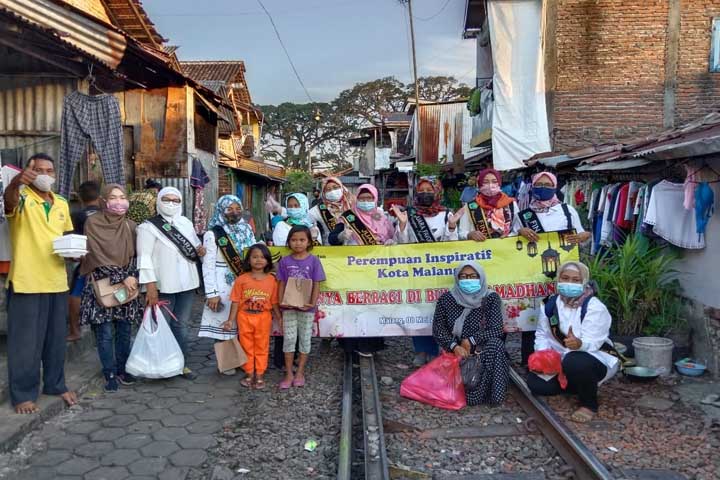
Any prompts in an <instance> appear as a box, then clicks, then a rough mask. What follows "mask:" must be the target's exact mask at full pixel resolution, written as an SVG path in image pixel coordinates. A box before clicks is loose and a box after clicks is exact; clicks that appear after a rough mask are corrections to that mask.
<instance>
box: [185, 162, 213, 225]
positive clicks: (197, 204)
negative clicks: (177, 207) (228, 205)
mask: <svg viewBox="0 0 720 480" xmlns="http://www.w3.org/2000/svg"><path fill="white" fill-rule="evenodd" d="M208 183H210V177H209V176H208V174H207V172H206V171H205V168H204V167H203V166H202V163H200V160H198V159H197V158H194V159H193V164H192V172H191V173H190V187H192V189H193V192H194V195H193V197H194V207H193V225H194V227H195V233H197V234H198V235H202V234H203V233H205V231H206V230H207V210H206V209H205V186H206V185H207V184H208Z"/></svg>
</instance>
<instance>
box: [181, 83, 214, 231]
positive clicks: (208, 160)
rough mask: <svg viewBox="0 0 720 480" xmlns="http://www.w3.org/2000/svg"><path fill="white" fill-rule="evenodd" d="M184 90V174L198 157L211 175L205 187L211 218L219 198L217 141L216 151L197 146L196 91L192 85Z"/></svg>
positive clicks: (188, 175) (204, 192)
mask: <svg viewBox="0 0 720 480" xmlns="http://www.w3.org/2000/svg"><path fill="white" fill-rule="evenodd" d="M184 90H185V106H186V119H187V124H186V125H187V128H186V132H187V157H186V163H185V169H186V170H185V172H184V174H185V176H187V177H190V174H191V173H192V164H193V160H194V159H197V160H199V161H200V163H201V164H202V166H203V168H204V169H205V172H206V173H207V175H208V177H210V183H208V184H207V185H206V186H205V188H204V189H203V195H204V197H205V199H204V200H205V209H206V211H207V214H208V219H210V217H211V214H212V212H213V211H214V209H215V203H216V202H217V199H218V164H217V155H218V152H217V142H215V144H216V150H215V151H214V152H206V151H205V150H201V149H199V148H196V147H195V91H194V89H192V88H190V87H185V88H184ZM215 135H216V139H217V128H216V129H215Z"/></svg>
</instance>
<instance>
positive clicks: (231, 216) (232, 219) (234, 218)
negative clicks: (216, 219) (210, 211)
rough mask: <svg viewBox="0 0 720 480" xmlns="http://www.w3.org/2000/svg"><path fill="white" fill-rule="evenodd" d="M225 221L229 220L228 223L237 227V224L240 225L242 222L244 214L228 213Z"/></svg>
mask: <svg viewBox="0 0 720 480" xmlns="http://www.w3.org/2000/svg"><path fill="white" fill-rule="evenodd" d="M225 220H227V222H228V223H230V224H232V225H235V224H236V223H239V222H240V220H242V214H240V213H226V214H225Z"/></svg>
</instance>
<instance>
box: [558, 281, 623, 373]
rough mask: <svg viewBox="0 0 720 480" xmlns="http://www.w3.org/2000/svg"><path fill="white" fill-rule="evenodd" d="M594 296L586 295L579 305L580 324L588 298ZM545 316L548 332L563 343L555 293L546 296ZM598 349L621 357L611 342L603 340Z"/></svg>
mask: <svg viewBox="0 0 720 480" xmlns="http://www.w3.org/2000/svg"><path fill="white" fill-rule="evenodd" d="M593 297H594V295H593V296H590V297H587V298H586V299H585V300H584V301H583V303H582V305H581V306H580V324H581V325H582V322H583V320H585V314H586V313H587V310H588V304H589V303H590V300H591V299H592V298H593ZM544 308H545V316H546V317H547V318H548V324H549V325H550V332H551V333H552V335H553V337H555V340H557V341H558V343H560V345H565V339H566V338H567V335H565V334H564V333H562V331H561V330H560V319H559V318H558V312H557V295H552V296H550V297H548V299H547V302H546V303H545V306H544ZM600 351H601V352H605V353H609V354H611V355H614V356H616V357H618V358H620V359H621V360H622V359H623V357H622V355H620V353H619V352H618V351H617V350H616V349H615V346H614V345H612V343H608V342H603V344H602V345H601V346H600Z"/></svg>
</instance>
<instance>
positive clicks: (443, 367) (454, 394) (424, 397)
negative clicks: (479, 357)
mask: <svg viewBox="0 0 720 480" xmlns="http://www.w3.org/2000/svg"><path fill="white" fill-rule="evenodd" d="M400 395H402V396H403V397H405V398H409V399H412V400H417V401H418V402H422V403H427V404H428V405H432V406H433V407H438V408H444V409H445V410H460V409H461V408H463V407H464V406H465V405H466V404H467V401H466V399H465V386H464V385H463V382H462V376H461V375H460V359H459V358H458V357H457V356H455V355H453V354H452V353H446V352H443V353H441V354H440V355H439V356H438V357H437V358H435V359H434V360H432V361H431V362H430V363H428V364H427V365H425V366H424V367H422V368H419V369H418V370H416V371H414V372H413V373H411V374H410V375H409V376H408V377H407V378H406V379H405V380H403V382H402V384H401V385H400Z"/></svg>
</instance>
